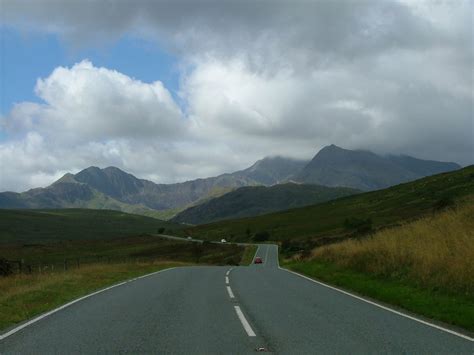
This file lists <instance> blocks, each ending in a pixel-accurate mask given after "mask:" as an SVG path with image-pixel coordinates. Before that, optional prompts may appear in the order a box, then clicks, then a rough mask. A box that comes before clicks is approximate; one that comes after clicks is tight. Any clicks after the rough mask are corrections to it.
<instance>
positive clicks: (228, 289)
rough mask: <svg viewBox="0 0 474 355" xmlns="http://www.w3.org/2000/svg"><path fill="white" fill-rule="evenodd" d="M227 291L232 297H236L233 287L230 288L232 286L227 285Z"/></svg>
mask: <svg viewBox="0 0 474 355" xmlns="http://www.w3.org/2000/svg"><path fill="white" fill-rule="evenodd" d="M227 293H228V294H229V297H230V298H235V297H234V293H233V292H232V289H231V288H230V286H227Z"/></svg>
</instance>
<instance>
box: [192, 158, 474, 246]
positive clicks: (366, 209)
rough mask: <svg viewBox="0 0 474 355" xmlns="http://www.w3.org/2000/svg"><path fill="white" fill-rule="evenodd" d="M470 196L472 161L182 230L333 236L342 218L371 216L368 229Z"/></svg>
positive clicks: (343, 224) (239, 236)
mask: <svg viewBox="0 0 474 355" xmlns="http://www.w3.org/2000/svg"><path fill="white" fill-rule="evenodd" d="M470 194H474V166H473V165H471V166H468V167H466V168H463V169H461V170H457V171H454V172H450V173H443V174H439V175H435V176H431V177H427V178H423V179H420V180H416V181H413V182H409V183H405V184H401V185H397V186H394V187H391V188H388V189H384V190H379V191H373V192H367V193H363V194H358V195H354V196H349V197H343V198H340V199H337V200H334V201H329V202H325V203H321V204H317V205H313V206H309V207H303V208H298V209H292V210H288V211H283V212H277V213H272V214H267V215H263V216H259V217H251V218H243V219H235V220H228V221H221V222H216V223H212V224H208V225H201V226H196V227H192V228H187V232H188V233H190V234H192V235H193V236H199V237H202V238H207V239H217V238H222V237H226V238H230V239H231V240H241V241H244V240H249V239H250V238H251V237H252V235H253V234H254V233H256V232H261V231H267V232H268V233H269V234H270V238H271V239H273V240H284V239H296V240H298V239H299V240H306V239H308V238H309V239H318V238H323V237H325V238H330V237H338V236H344V235H347V234H351V233H354V232H355V230H353V229H352V228H351V227H350V226H349V227H348V226H347V220H356V221H367V219H370V221H369V222H370V223H368V224H369V227H373V228H378V227H381V226H387V225H392V224H396V223H399V222H400V221H405V220H412V219H416V218H419V217H421V216H423V215H426V214H429V213H431V212H432V211H434V210H436V209H439V208H442V207H443V206H446V205H450V204H451V203H453V202H455V201H456V200H459V199H463V198H465V197H466V196H468V195H470ZM354 224H357V223H354ZM362 224H363V223H362Z"/></svg>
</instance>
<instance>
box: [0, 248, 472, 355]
mask: <svg viewBox="0 0 474 355" xmlns="http://www.w3.org/2000/svg"><path fill="white" fill-rule="evenodd" d="M257 255H258V256H261V257H262V258H263V259H264V264H262V265H252V266H250V267H235V268H231V267H186V268H177V269H172V270H168V271H163V272H161V273H158V274H155V275H153V276H150V277H146V278H142V279H140V280H137V281H134V282H131V283H128V284H125V285H123V286H119V287H116V288H113V289H111V290H108V291H105V292H103V293H100V294H98V295H95V296H93V297H90V298H87V299H85V300H83V301H80V302H78V303H75V304H74V305H72V306H70V307H67V308H65V309H63V310H61V311H59V312H57V313H54V314H53V315H51V316H49V317H46V318H44V319H42V320H40V321H38V322H37V323H34V324H33V325H31V326H28V327H26V328H24V329H22V330H20V331H19V332H17V333H15V334H13V335H11V336H9V337H7V338H6V339H4V340H2V341H0V353H1V354H4V353H5V354H10V353H25V354H27V353H31V354H54V353H61V354H66V353H67V354H71V353H134V354H137V353H160V354H173V353H176V354H251V353H255V348H257V347H263V348H265V349H266V350H267V351H271V352H274V353H279V354H318V353H339V354H340V353H351V354H357V353H360V354H368V353H411V354H414V353H417V354H422V353H423V354H436V353H444V354H448V353H449V354H453V353H454V354H463V353H465V354H473V353H474V343H473V342H472V341H470V340H468V339H464V338H461V337H458V336H456V335H453V334H449V333H446V332H444V331H441V330H438V329H435V328H432V327H429V326H427V325H424V324H421V323H418V322H416V321H413V320H411V319H408V318H405V317H402V316H399V315H396V314H394V313H391V312H389V311H386V310H383V309H380V308H378V307H375V306H373V305H371V304H368V303H366V302H363V301H361V300H358V299H356V298H353V297H350V296H348V295H345V294H343V293H340V292H338V291H335V290H332V289H330V288H327V287H324V286H321V285H318V284H316V283H313V282H311V281H308V280H306V279H304V278H301V277H299V276H296V275H294V274H292V273H289V272H287V271H284V270H281V269H279V268H278V260H277V248H276V246H272V245H263V246H260V247H259V249H258V251H257ZM254 335H255V336H254Z"/></svg>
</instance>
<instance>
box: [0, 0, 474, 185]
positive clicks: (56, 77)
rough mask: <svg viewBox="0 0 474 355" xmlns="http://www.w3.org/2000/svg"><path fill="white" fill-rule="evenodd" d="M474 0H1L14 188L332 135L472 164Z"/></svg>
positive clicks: (216, 170)
mask: <svg viewBox="0 0 474 355" xmlns="http://www.w3.org/2000/svg"><path fill="white" fill-rule="evenodd" d="M473 4H474V2H472V1H468V0H466V1H463V0H459V1H454V0H452V1H443V0H431V1H411V0H410V1H408V0H406V1H395V0H393V1H385V0H357V1H356V0H347V1H342V0H336V1H329V0H319V1H316V0H314V1H311V0H304V1H303V0H297V1H290V0H286V1H279V0H273V1H269V0H268V1H264V0H262V1H258V2H255V1H250V0H239V1H237V0H220V1H217V0H213V1H211V0H202V1H191V0H173V1H171V0H170V1H168V0H162V1H151V0H136V1H131V0H128V1H127V0H116V1H100V0H90V1H87V2H84V1H79V0H71V1H59V0H0V41H1V42H0V191H6V190H9V191H18V192H19V191H24V190H26V189H29V188H33V187H41V186H47V185H49V184H51V183H52V182H53V181H55V180H56V179H58V178H59V177H61V176H62V175H63V174H65V173H66V172H72V173H76V172H78V171H80V170H82V169H84V168H86V167H88V166H92V165H94V166H99V167H107V166H117V167H119V168H121V169H124V170H126V171H127V172H130V173H132V174H134V175H135V176H137V177H140V178H146V179H149V180H152V181H154V182H157V183H172V182H179V181H185V180H189V179H194V178H198V177H208V176H214V175H218V174H221V173H224V172H232V171H235V170H239V169H243V168H246V167H248V166H250V165H251V164H252V163H254V162H255V161H256V160H258V159H261V158H263V157H265V156H274V155H283V156H288V157H293V158H298V159H310V158H311V157H312V156H314V155H315V154H316V153H317V151H318V150H319V149H321V148H322V147H324V146H325V145H329V144H336V145H339V146H342V147H344V148H348V149H365V150H371V151H374V152H376V153H378V154H407V155H412V156H415V157H419V158H423V159H432V160H441V161H454V162H457V163H460V164H461V165H469V164H473V163H474V138H473V137H474V126H473V98H474V92H473V80H474V79H473V77H474V67H473V63H474V39H473V38H474V27H473V14H474V5H473Z"/></svg>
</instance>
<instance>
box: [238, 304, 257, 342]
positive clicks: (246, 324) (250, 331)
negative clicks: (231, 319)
mask: <svg viewBox="0 0 474 355" xmlns="http://www.w3.org/2000/svg"><path fill="white" fill-rule="evenodd" d="M234 309H235V313H237V317H239V319H240V323H242V326H243V327H244V329H245V331H246V332H247V335H248V336H249V337H255V336H257V335H256V334H255V332H254V331H253V329H252V327H251V326H250V324H249V322H248V321H247V319H246V318H245V316H244V314H243V313H242V310H241V309H240V307H239V306H234Z"/></svg>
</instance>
